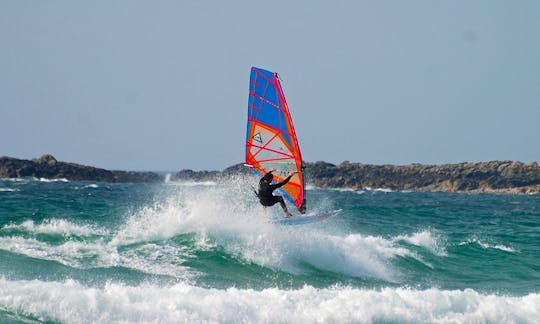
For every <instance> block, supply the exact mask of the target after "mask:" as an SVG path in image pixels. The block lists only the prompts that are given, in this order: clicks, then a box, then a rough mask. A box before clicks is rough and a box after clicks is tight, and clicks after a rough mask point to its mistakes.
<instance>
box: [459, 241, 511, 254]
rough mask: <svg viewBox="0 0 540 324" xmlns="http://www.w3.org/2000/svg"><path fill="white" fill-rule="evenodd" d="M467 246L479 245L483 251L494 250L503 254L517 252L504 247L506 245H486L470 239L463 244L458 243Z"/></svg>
mask: <svg viewBox="0 0 540 324" xmlns="http://www.w3.org/2000/svg"><path fill="white" fill-rule="evenodd" d="M469 244H477V245H479V246H480V247H481V248H483V249H496V250H500V251H504V252H509V253H517V252H519V251H517V250H516V249H514V248H512V247H509V246H506V245H503V244H490V243H486V242H484V241H482V240H480V239H478V238H470V239H468V240H466V241H464V242H460V243H459V245H469Z"/></svg>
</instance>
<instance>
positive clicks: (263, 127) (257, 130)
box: [246, 67, 305, 212]
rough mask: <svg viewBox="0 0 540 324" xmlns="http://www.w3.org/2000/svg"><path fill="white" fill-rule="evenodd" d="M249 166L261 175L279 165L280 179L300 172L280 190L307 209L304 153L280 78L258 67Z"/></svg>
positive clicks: (252, 101)
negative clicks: (290, 172)
mask: <svg viewBox="0 0 540 324" xmlns="http://www.w3.org/2000/svg"><path fill="white" fill-rule="evenodd" d="M246 165H249V166H251V167H252V168H253V172H255V174H257V175H259V176H262V175H264V174H265V173H267V172H268V171H269V170H270V169H272V168H275V169H276V172H275V173H274V175H275V177H276V181H282V180H283V179H284V178H285V177H286V176H287V174H288V172H289V171H300V173H297V174H295V175H294V176H293V177H292V178H291V180H290V181H289V183H288V184H286V185H285V186H283V187H282V188H280V189H279V190H280V191H281V194H282V195H283V196H284V197H285V198H286V199H287V200H288V201H290V202H291V203H293V204H294V205H295V206H296V207H297V208H298V210H299V211H300V212H305V188H304V175H303V174H302V173H301V171H302V169H303V162H302V154H301V152H300V147H299V145H298V139H297V137H296V133H295V130H294V126H293V122H292V118H291V114H290V112H289V108H288V106H287V101H286V100H285V95H284V93H283V89H282V88H281V83H280V81H279V77H278V75H277V73H274V72H270V71H267V70H263V69H259V68H256V67H253V68H251V75H250V82H249V99H248V118H247V132H246Z"/></svg>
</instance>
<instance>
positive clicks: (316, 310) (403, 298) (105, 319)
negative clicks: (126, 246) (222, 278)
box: [0, 278, 540, 323]
mask: <svg viewBox="0 0 540 324" xmlns="http://www.w3.org/2000/svg"><path fill="white" fill-rule="evenodd" d="M539 305H540V294H537V293H531V294H528V295H525V296H502V295H494V294H481V293H478V292H476V291H474V290H472V289H465V290H440V289H437V288H431V289H427V290H415V289H406V288H383V289H357V288H351V287H332V288H323V289H319V288H314V287H311V286H304V287H302V288H300V289H294V290H282V289H278V288H268V289H263V290H252V289H237V288H228V289H215V288H201V287H196V286H193V285H189V284H187V283H177V284H173V285H166V286H160V285H154V284H150V283H145V284H141V285H138V286H126V285H124V284H120V283H113V282H109V283H106V284H104V285H102V286H97V287H93V286H85V285H82V284H80V283H79V282H77V281H74V280H66V281H64V282H45V281H40V280H32V281H24V280H19V281H10V280H7V279H5V278H0V308H2V309H5V310H7V311H8V312H13V313H18V314H24V315H26V316H28V317H33V318H37V319H39V320H41V321H60V322H68V323H79V322H86V323H118V322H122V323H124V322H130V323H141V322H145V323H148V322H152V323H154V322H156V323H192V322H196V323H223V322H231V323H232V322H244V323H326V322H336V323H346V322H357V323H370V322H381V321H382V322H400V323H418V322H432V323H448V322H452V323H454V322H459V323H470V322H474V323H479V322H481V323H483V322H497V323H509V322H514V323H535V322H536V321H537V320H538V318H540V307H539Z"/></svg>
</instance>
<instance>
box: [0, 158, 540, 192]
mask: <svg viewBox="0 0 540 324" xmlns="http://www.w3.org/2000/svg"><path fill="white" fill-rule="evenodd" d="M305 172H306V174H305V175H306V179H307V183H308V184H310V185H313V186H315V187H319V188H346V189H353V190H362V189H366V188H383V189H389V190H394V191H404V190H413V191H443V192H489V193H515V194H540V165H539V164H538V163H537V162H531V163H522V162H515V161H490V162H477V163H466V162H464V163H456V164H441V165H425V164H418V163H413V164H409V165H373V164H362V163H351V162H348V161H345V162H343V163H341V164H339V165H334V164H331V163H327V162H315V163H307V166H306V171H305ZM243 174H246V175H247V174H250V171H249V169H248V168H246V167H244V166H243V165H242V164H236V165H233V166H231V167H229V168H226V169H225V170H223V171H193V170H182V171H180V172H177V173H176V174H173V175H171V177H170V180H173V181H174V180H189V181H219V179H222V178H224V177H230V176H233V175H243ZM21 177H34V178H48V179H67V180H71V181H84V180H88V181H102V182H161V181H165V178H166V177H165V175H161V174H158V173H154V172H136V171H110V170H105V169H100V168H95V167H90V166H84V165H80V164H76V163H68V162H60V161H57V160H56V159H55V158H54V157H53V156H52V155H44V156H42V157H40V158H37V159H33V160H21V159H16V158H10V157H0V178H21Z"/></svg>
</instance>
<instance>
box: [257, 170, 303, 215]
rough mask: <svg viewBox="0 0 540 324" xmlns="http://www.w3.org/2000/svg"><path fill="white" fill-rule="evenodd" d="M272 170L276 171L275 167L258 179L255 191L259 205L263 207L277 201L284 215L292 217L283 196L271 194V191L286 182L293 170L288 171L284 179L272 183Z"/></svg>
mask: <svg viewBox="0 0 540 324" xmlns="http://www.w3.org/2000/svg"><path fill="white" fill-rule="evenodd" d="M274 171H276V169H271V170H270V171H268V173H267V174H265V175H264V176H263V177H262V178H261V180H260V181H259V192H258V193H257V197H259V201H260V202H261V205H263V206H265V207H268V206H273V205H275V204H276V203H279V204H280V205H281V208H283V211H284V212H285V217H292V214H291V213H290V212H289V211H288V210H287V205H285V200H284V199H283V197H282V196H280V195H273V194H272V192H273V191H274V190H276V189H277V188H280V187H282V186H284V185H285V184H287V182H289V180H291V177H292V176H293V174H294V173H295V172H293V171H289V176H288V177H287V178H285V180H283V181H282V182H279V183H275V184H272V180H273V179H274V175H273V174H272V172H274Z"/></svg>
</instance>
